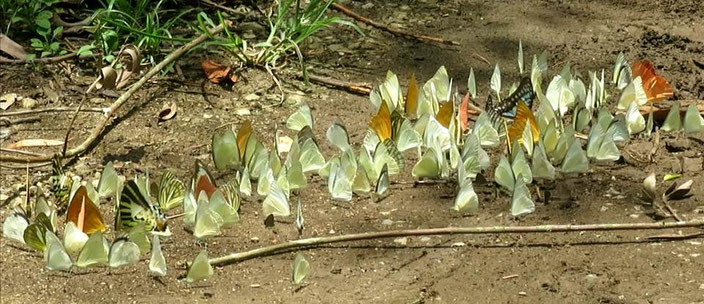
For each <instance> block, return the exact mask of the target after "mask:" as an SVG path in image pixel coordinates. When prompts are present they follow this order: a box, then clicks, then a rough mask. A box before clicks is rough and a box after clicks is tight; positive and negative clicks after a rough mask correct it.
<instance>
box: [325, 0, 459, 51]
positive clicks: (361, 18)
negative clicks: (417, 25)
mask: <svg viewBox="0 0 704 304" xmlns="http://www.w3.org/2000/svg"><path fill="white" fill-rule="evenodd" d="M330 6H332V7H333V8H335V9H336V10H338V11H340V12H342V13H343V14H345V15H347V16H350V17H352V18H353V19H355V20H357V21H359V22H362V23H366V24H368V25H371V26H373V27H375V28H378V29H381V30H384V31H387V32H389V33H392V34H394V35H398V36H404V37H408V38H412V39H416V40H420V41H424V42H434V43H442V44H449V45H460V43H459V42H457V41H453V40H447V39H444V38H439V37H432V36H426V35H417V34H413V33H408V32H404V31H403V30H401V29H399V28H396V27H393V26H388V25H386V24H383V23H381V22H377V21H374V20H371V19H369V18H367V17H364V16H362V15H360V14H357V13H355V12H354V11H352V10H351V9H349V8H347V7H345V6H344V5H342V4H340V3H337V2H333V3H332V4H331V5H330Z"/></svg>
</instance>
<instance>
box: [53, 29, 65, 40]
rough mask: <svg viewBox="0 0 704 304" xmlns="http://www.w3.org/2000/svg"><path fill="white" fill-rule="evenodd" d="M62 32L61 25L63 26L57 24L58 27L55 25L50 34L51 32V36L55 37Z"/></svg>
mask: <svg viewBox="0 0 704 304" xmlns="http://www.w3.org/2000/svg"><path fill="white" fill-rule="evenodd" d="M63 32H64V27H63V26H59V27H57V28H55V29H54V31H53V32H52V34H53V37H54V38H56V36H59V35H61V33H63Z"/></svg>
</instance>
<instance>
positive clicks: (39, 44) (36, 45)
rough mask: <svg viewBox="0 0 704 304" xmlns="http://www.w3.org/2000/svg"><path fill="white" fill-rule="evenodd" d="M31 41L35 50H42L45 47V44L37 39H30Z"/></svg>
mask: <svg viewBox="0 0 704 304" xmlns="http://www.w3.org/2000/svg"><path fill="white" fill-rule="evenodd" d="M29 41H30V42H31V46H32V47H33V48H35V49H41V48H42V47H44V43H43V42H42V41H41V40H39V39H37V38H32V39H29Z"/></svg>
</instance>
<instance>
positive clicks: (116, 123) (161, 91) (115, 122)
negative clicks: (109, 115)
mask: <svg viewBox="0 0 704 304" xmlns="http://www.w3.org/2000/svg"><path fill="white" fill-rule="evenodd" d="M163 95H164V89H163V88H159V89H156V90H154V91H152V92H151V93H148V95H147V96H146V97H145V98H144V99H142V101H141V102H140V103H138V104H135V106H133V107H132V108H131V109H130V110H129V111H127V113H125V115H122V116H117V117H115V119H114V120H112V122H111V123H110V124H108V125H107V126H105V128H104V129H103V131H102V132H101V133H100V135H98V137H97V138H96V139H95V140H94V141H93V142H92V143H91V144H90V145H89V146H88V147H87V148H86V150H85V152H83V153H82V155H87V154H90V153H91V152H93V149H95V147H97V146H98V145H99V144H100V142H102V141H103V139H104V138H105V135H106V134H109V133H110V132H111V131H112V130H113V129H115V128H116V127H117V126H119V125H120V123H122V122H123V121H125V120H127V119H129V118H130V117H132V116H133V115H134V114H136V113H137V112H139V111H141V110H142V109H144V107H146V106H147V104H149V103H151V102H153V101H154V100H155V99H156V98H157V97H159V96H163ZM143 155H144V154H142V156H143ZM77 158H78V157H77V156H76V157H74V158H73V159H72V160H76V159H77ZM106 158H107V157H106ZM140 159H141V156H140ZM130 160H131V161H135V162H138V161H139V159H137V160H132V159H130ZM106 162H107V161H106Z"/></svg>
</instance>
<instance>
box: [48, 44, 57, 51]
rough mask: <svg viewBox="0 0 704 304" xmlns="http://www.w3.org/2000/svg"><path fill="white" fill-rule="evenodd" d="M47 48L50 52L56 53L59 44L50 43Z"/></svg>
mask: <svg viewBox="0 0 704 304" xmlns="http://www.w3.org/2000/svg"><path fill="white" fill-rule="evenodd" d="M49 48H50V49H51V50H52V51H54V52H56V51H58V50H59V43H58V42H52V43H51V44H50V45H49Z"/></svg>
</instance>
